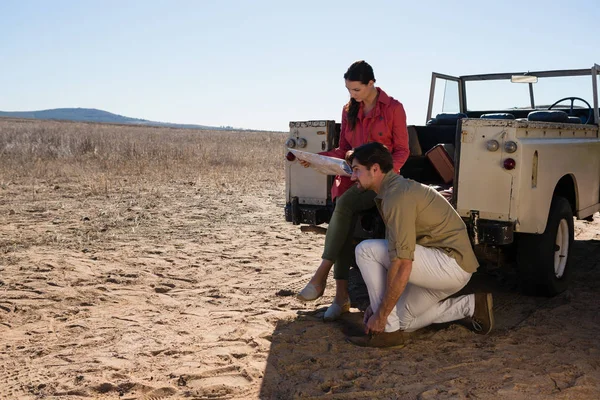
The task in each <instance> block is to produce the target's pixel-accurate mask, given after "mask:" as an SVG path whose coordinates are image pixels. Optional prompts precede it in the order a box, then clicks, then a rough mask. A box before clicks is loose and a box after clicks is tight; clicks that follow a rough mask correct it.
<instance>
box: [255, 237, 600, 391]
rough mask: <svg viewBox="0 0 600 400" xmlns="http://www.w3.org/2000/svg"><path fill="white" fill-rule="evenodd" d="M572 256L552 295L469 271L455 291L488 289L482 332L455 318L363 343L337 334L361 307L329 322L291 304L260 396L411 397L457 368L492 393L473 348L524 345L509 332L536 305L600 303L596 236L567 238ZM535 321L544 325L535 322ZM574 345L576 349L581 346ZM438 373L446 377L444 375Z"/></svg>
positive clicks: (352, 328)
mask: <svg viewBox="0 0 600 400" xmlns="http://www.w3.org/2000/svg"><path fill="white" fill-rule="evenodd" d="M573 256H574V257H573V260H572V264H571V265H573V266H574V269H573V283H572V285H571V287H570V288H569V289H568V290H567V291H566V292H564V293H562V294H560V295H558V296H555V297H552V298H548V297H534V296H527V295H524V294H521V293H520V292H519V289H518V278H517V277H516V276H512V275H510V274H500V273H493V274H491V273H478V274H475V275H474V276H473V278H472V280H471V282H470V283H469V284H468V285H467V287H465V288H464V289H463V291H461V293H474V292H482V291H490V292H492V293H493V295H494V314H495V319H496V326H495V329H494V331H493V332H492V334H491V335H489V336H483V337H482V336H480V335H475V334H474V333H472V332H471V331H470V330H469V329H467V328H466V327H465V326H462V325H460V324H457V323H453V324H440V325H435V326H432V327H428V328H424V329H421V330H419V331H418V332H416V333H414V334H413V335H412V337H411V339H410V341H409V343H408V345H407V346H406V347H404V348H399V349H370V348H360V347H356V346H354V345H353V344H351V343H348V342H347V341H346V340H345V338H346V334H347V333H349V332H350V333H352V332H356V331H358V330H360V329H361V328H362V312H359V311H358V310H356V309H353V310H352V311H353V312H351V313H349V314H346V317H345V318H344V320H342V321H338V322H335V323H324V322H323V321H322V319H321V314H322V311H323V309H319V310H314V311H312V312H299V313H298V315H297V317H296V318H295V319H294V320H292V321H278V322H277V324H276V327H275V330H274V332H273V334H272V336H271V338H270V341H271V345H270V349H269V353H268V357H267V363H266V369H265V372H264V376H263V381H262V385H261V388H260V398H261V399H292V398H303V399H305V398H308V399H310V398H320V397H322V396H327V397H328V398H335V399H367V398H393V399H396V398H416V397H418V396H421V397H423V396H424V394H426V393H429V391H430V390H433V389H432V388H436V387H439V386H440V385H446V386H449V387H453V385H458V383H457V382H459V381H460V379H459V381H456V379H457V377H458V376H459V375H456V371H458V370H460V376H465V377H469V378H461V379H467V380H474V381H477V382H479V383H477V385H475V383H472V385H475V386H476V387H475V389H473V388H472V387H471V389H468V393H470V394H472V395H473V396H474V397H477V395H482V396H483V397H485V395H486V393H487V395H490V394H491V393H496V392H488V390H492V389H490V388H489V387H487V388H486V387H485V385H486V382H485V380H486V379H490V381H489V382H490V383H489V385H493V383H492V381H493V380H496V381H497V377H494V375H493V374H489V375H483V377H480V375H478V374H481V373H482V372H481V368H482V367H481V365H479V364H477V363H473V359H474V358H475V359H477V357H480V356H481V355H485V357H486V358H489V357H491V356H490V354H494V352H496V351H498V352H501V350H497V349H496V348H495V347H494V346H499V345H498V344H497V343H495V342H496V341H501V340H507V341H509V339H510V346H519V345H521V346H527V344H520V343H519V341H520V340H521V339H518V338H517V333H515V332H517V331H519V329H520V328H521V327H522V326H526V327H527V329H525V331H524V332H520V333H518V335H519V337H520V336H522V335H526V334H527V332H529V331H528V329H531V326H536V324H538V322H537V320H536V322H535V323H533V322H532V319H531V318H534V319H535V318H537V316H538V314H537V313H536V311H538V310H542V311H548V312H549V313H550V314H552V313H555V311H556V310H559V308H560V307H562V306H564V305H568V306H572V307H573V309H574V310H580V309H582V307H584V306H585V304H589V302H590V301H592V302H594V303H598V304H600V294H599V293H597V290H596V288H597V287H599V286H600V257H599V256H600V241H599V240H584V241H575V242H574V245H573ZM580 294H581V297H579V295H580ZM560 310H564V307H563V308H562V309H560ZM588 311H589V310H588ZM534 314H535V315H534ZM556 314H557V315H556V317H555V318H557V320H553V322H552V324H557V325H558V326H563V324H570V325H569V326H573V323H572V322H570V321H566V320H564V321H563V320H561V319H565V318H569V317H566V316H564V315H565V313H564V311H561V312H557V313H556ZM532 315H533V317H532ZM543 315H544V316H546V315H548V313H543ZM545 318H546V317H545ZM540 324H541V322H540ZM590 324H591V325H590ZM596 325H600V323H598V321H596V322H594V321H588V325H585V326H582V327H581V328H580V329H582V330H584V331H585V332H587V331H588V330H594V329H597V328H598V327H597V326H596ZM552 326H554V325H552ZM541 329H543V330H544V331H546V330H550V329H551V328H550V327H544V326H542V327H541ZM574 329H577V327H575V328H574ZM513 335H514V337H513ZM539 340H543V338H540V339H539ZM549 345H550V344H549ZM581 347H582V349H581V351H582V352H584V351H587V349H586V350H584V349H583V346H581ZM576 350H577V349H576ZM517 351H519V350H518V349H517ZM522 351H527V349H524V350H522ZM498 357H503V356H502V355H499V356H498ZM503 362H504V361H503ZM443 365H447V366H446V367H444V368H447V369H444V368H441V366H443ZM471 365H472V366H471ZM459 366H460V367H459ZM454 368H456V370H455V369H454ZM440 371H441V372H440ZM440 374H442V377H440ZM471 374H474V375H473V376H471ZM445 375H447V376H448V378H447V379H448V380H444V379H446V378H444V376H445ZM492 378H493V379H492ZM478 379H479V380H478ZM482 379H483V382H482V381H481V380H482ZM440 382H442V383H440ZM549 382H550V381H549ZM463 383H464V382H463ZM550 384H551V383H550ZM436 385H437V386H436ZM465 385H466V386H468V384H467V383H465ZM459 386H460V385H459ZM436 390H437V389H436ZM457 390H458V389H457ZM461 390H462V389H461ZM464 390H467V389H464ZM494 390H498V389H497V388H496V389H494ZM449 393H450V392H449ZM468 393H467V394H468ZM458 397H460V396H458ZM467 397H468V396H467ZM423 398H425V397H423ZM434 398H435V396H434Z"/></svg>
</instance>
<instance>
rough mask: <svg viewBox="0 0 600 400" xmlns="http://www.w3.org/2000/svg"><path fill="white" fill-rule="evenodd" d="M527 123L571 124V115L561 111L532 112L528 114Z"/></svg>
mask: <svg viewBox="0 0 600 400" xmlns="http://www.w3.org/2000/svg"><path fill="white" fill-rule="evenodd" d="M577 119H579V118H577ZM527 121H537V122H564V123H569V122H571V121H569V115H568V114H567V113H566V112H564V111H560V110H542V111H532V112H530V113H529V114H527ZM579 123H581V121H579Z"/></svg>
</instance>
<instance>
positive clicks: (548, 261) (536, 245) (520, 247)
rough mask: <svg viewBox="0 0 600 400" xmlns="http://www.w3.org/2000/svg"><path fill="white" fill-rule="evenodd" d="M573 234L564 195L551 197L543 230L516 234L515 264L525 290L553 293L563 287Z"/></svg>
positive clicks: (565, 286) (571, 215)
mask: <svg viewBox="0 0 600 400" xmlns="http://www.w3.org/2000/svg"><path fill="white" fill-rule="evenodd" d="M573 237H574V232H573V211H572V210H571V205H570V204H569V202H568V201H567V199H565V198H564V197H559V196H557V197H554V198H553V199H552V204H551V205H550V213H549V215H548V223H547V225H546V230H545V231H544V233H542V234H541V235H536V234H528V233H521V234H519V237H518V242H517V265H518V268H519V273H520V275H521V280H522V284H523V289H524V290H525V291H526V292H527V293H533V294H541V295H546V296H554V295H557V294H559V293H561V292H563V291H565V290H566V289H567V286H568V284H569V279H570V275H571V271H570V268H569V259H570V254H571V249H572V247H573Z"/></svg>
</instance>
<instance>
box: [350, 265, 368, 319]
mask: <svg viewBox="0 0 600 400" xmlns="http://www.w3.org/2000/svg"><path fill="white" fill-rule="evenodd" d="M348 294H349V295H350V304H352V307H354V308H358V309H359V310H361V311H365V310H366V309H367V307H369V304H370V301H369V291H368V290H367V285H365V281H364V280H363V278H362V275H361V274H360V270H359V269H358V267H357V266H352V267H351V268H350V276H349V278H348Z"/></svg>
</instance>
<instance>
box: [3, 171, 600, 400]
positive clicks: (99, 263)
mask: <svg viewBox="0 0 600 400" xmlns="http://www.w3.org/2000/svg"><path fill="white" fill-rule="evenodd" d="M107 194H108V196H106V194H105V193H101V192H100V193H96V192H90V188H86V187H77V186H69V185H66V186H63V185H60V184H56V183H53V182H35V183H32V182H10V183H4V184H2V187H0V225H1V226H2V228H1V230H0V245H1V246H0V250H1V251H0V337H1V340H0V399H46V398H48V399H50V398H51V399H58V398H60V399H75V398H98V399H163V398H169V399H180V398H181V399H183V398H186V399H187V398H191V399H255V398H262V399H293V398H321V397H323V398H328V399H374V398H380V399H404V398H406V399H413V398H419V399H466V398H469V399H494V398H506V399H528V400H531V399H548V398H556V399H597V398H600V339H598V332H599V330H600V290H599V289H598V287H599V286H600V260H599V259H600V217H598V215H596V219H595V222H591V223H590V222H584V221H577V222H576V231H577V241H576V243H575V246H574V255H575V259H574V260H573V261H574V262H573V266H574V267H575V268H576V271H575V272H576V276H575V282H574V284H573V285H572V287H571V288H570V290H568V291H567V292H565V293H563V294H561V295H560V296H557V297H554V298H535V297H527V296H523V295H520V294H518V292H517V291H516V290H515V289H514V285H512V284H511V280H510V277H509V278H506V277H499V276H494V275H488V274H479V276H477V277H476V278H474V280H473V283H472V284H470V287H471V288H472V289H473V288H475V289H476V287H477V286H478V285H479V286H480V287H484V288H490V289H491V290H492V291H493V292H494V296H495V303H496V319H497V325H498V326H497V328H496V329H495V331H494V332H493V333H492V334H491V335H489V336H478V335H475V334H473V333H472V332H471V331H469V330H468V329H466V328H464V327H463V326H461V325H457V324H450V325H446V326H437V327H431V328H426V329H424V330H422V331H421V332H419V333H418V334H417V335H415V337H414V338H413V339H412V340H411V342H410V343H409V344H408V345H407V346H406V347H404V348H401V349H362V348H357V347H355V346H353V345H352V344H349V343H347V342H345V340H344V333H343V332H342V329H341V328H342V327H343V326H344V324H343V323H332V324H324V323H323V322H321V321H320V320H319V314H318V310H320V309H322V307H324V306H326V305H328V303H329V302H330V301H331V299H332V297H331V294H332V293H333V290H332V286H329V287H328V290H327V292H326V296H325V297H324V298H322V299H320V300H319V301H317V302H316V303H313V304H302V303H300V302H298V301H297V300H296V299H295V298H294V297H293V296H291V295H290V294H292V293H294V292H295V291H297V290H298V289H300V288H301V287H302V286H303V284H304V283H305V282H306V281H307V279H308V278H309V277H310V275H311V273H312V271H313V269H314V268H315V266H316V263H317V262H318V260H319V256H320V249H321V246H322V243H323V236H320V235H316V234H312V233H301V232H300V230H299V229H298V227H294V226H292V225H291V224H288V223H286V222H284V219H283V216H282V215H283V211H282V207H283V202H284V200H283V199H284V197H283V184H282V185H280V186H277V187H275V188H273V189H271V190H264V191H261V192H260V193H242V192H240V191H236V190H235V189H233V188H227V187H223V188H222V190H220V191H218V192H215V191H212V190H209V189H208V188H203V187H199V186H197V185H194V184H193V183H190V182H172V183H171V184H169V185H167V186H162V187H153V186H152V185H150V184H148V186H147V187H136V188H135V189H133V188H131V189H129V188H128V186H127V184H126V183H124V184H123V185H122V186H121V188H120V189H119V190H118V191H113V192H111V193H107ZM500 278H502V279H500ZM332 283H333V281H332V280H330V285H331V284H332ZM473 290H474V289H473ZM315 311H317V312H316V313H315ZM353 311H354V313H353V314H351V315H349V316H348V318H347V321H352V320H356V319H360V314H359V312H358V310H356V309H354V310H353Z"/></svg>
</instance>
